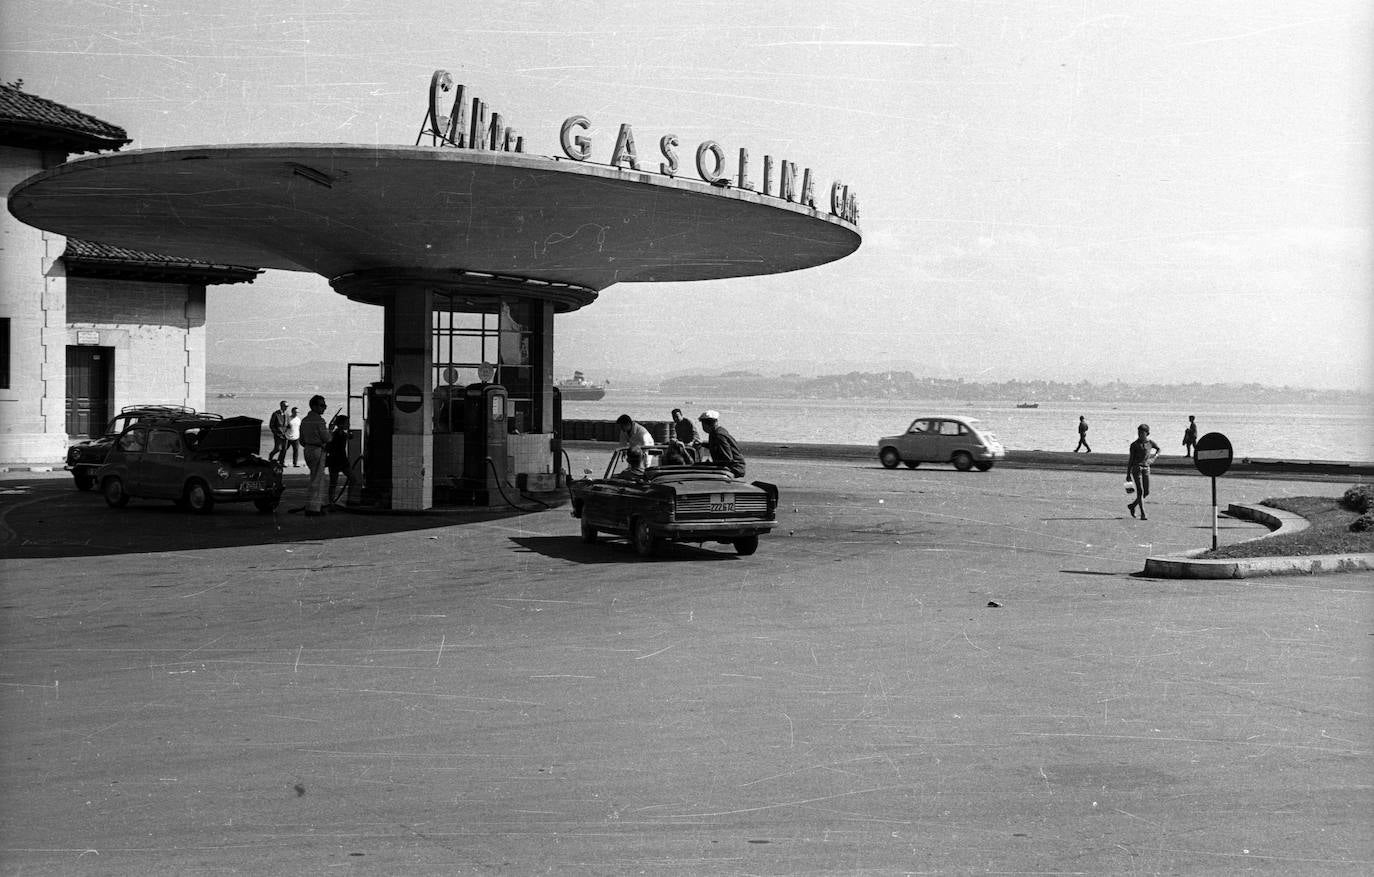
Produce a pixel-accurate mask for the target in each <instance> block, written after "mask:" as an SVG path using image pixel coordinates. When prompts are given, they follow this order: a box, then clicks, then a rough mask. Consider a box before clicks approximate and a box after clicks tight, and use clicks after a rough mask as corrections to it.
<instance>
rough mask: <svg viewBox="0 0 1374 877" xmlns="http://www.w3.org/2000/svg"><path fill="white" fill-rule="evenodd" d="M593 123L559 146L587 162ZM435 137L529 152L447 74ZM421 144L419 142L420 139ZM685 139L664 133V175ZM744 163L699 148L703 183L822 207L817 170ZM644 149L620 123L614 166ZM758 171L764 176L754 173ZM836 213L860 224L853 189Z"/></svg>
mask: <svg viewBox="0 0 1374 877" xmlns="http://www.w3.org/2000/svg"><path fill="white" fill-rule="evenodd" d="M591 127H592V123H591V120H590V119H588V118H587V117H586V116H582V115H576V116H569V117H568V118H566V119H564V120H563V124H562V126H561V127H560V128H559V131H558V143H559V146H561V147H562V149H563V154H564V155H566V156H567V157H568V158H570V159H572V160H573V161H587V160H589V159H590V158H591V157H592V150H593V142H592V137H591V134H590V132H591ZM425 135H429V137H430V139H431V142H432V143H433V144H434V145H436V146H452V147H457V148H459V149H485V150H490V151H496V152H524V151H525V138H524V137H522V136H520V135H519V134H518V133H517V132H516V131H515V129H513V128H511V127H510V126H508V125H507V124H506V122H505V119H504V118H502V116H501V114H500V113H498V112H494V111H492V110H491V109H490V108H489V107H488V106H487V104H486V102H485V101H483V100H482V99H481V98H478V97H472V98H471V99H470V100H469V99H468V96H467V89H466V87H465V86H463V85H459V84H457V83H455V82H454V81H453V76H452V74H450V73H449V72H448V71H447V70H436V71H434V75H433V76H432V77H430V82H429V112H428V114H427V115H426V117H425V122H424V127H423V128H422V129H421V131H420V138H421V139H422V138H423V137H425ZM416 142H417V143H418V142H419V139H417V141H416ZM680 146H681V141H680V140H679V139H678V136H677V135H676V134H664V135H663V136H662V137H660V138H659V139H658V152H659V156H660V157H661V161H659V162H658V172H659V173H660V174H662V175H663V176H665V177H676V176H677V175H678V173H679V171H680V170H681V165H682V156H681V154H680V152H679V147H680ZM738 156H739V157H738V159H737V161H736V162H735V164H734V167H733V168H731V167H729V166H728V161H727V159H726V151H725V149H724V148H723V147H722V146H721V145H720V144H719V143H717V142H716V141H714V140H703V141H702V142H701V143H699V144H697V147H696V152H695V156H694V157H695V165H696V172H697V176H699V177H700V178H701V179H702V181H704V182H707V183H710V184H711V185H713V186H718V187H721V188H730V187H734V188H736V189H743V190H745V191H748V192H758V193H759V194H761V195H767V196H769V197H772V198H779V199H781V200H783V201H787V202H790V203H793V204H801V205H804V206H806V207H810V208H811V209H813V210H815V209H816V181H815V175H814V174H813V173H812V172H811V168H809V167H802V168H798V166H797V163H796V162H794V161H788V160H786V159H775V158H774V157H773V156H771V155H765V156H764V157H763V162H762V167H761V168H755V167H753V166H751V164H750V159H749V150H748V149H747V148H744V147H741V148H740V150H739V153H738ZM641 161H642V159H641V157H640V154H639V147H638V146H637V145H636V143H635V134H634V129H633V128H632V127H631V126H630V124H629V123H628V122H622V123H621V124H620V129H619V132H618V133H617V135H616V139H615V145H614V147H613V148H612V149H611V157H610V161H609V162H608V164H609V165H610V166H611V167H614V168H621V169H626V170H632V171H639V170H641V167H640V164H641ZM755 170H758V171H759V173H760V177H759V178H758V179H757V180H755V179H754V177H753V176H752V175H751V174H752V172H753V171H755ZM829 207H830V212H831V214H833V215H835V216H838V217H839V218H840V219H843V220H846V221H847V222H853V223H857V222H858V221H859V203H858V198H857V196H856V195H855V194H854V192H853V191H852V190H851V189H850V188H849V186H848V185H846V184H844V183H842V182H840V181H838V180H837V181H835V182H833V183H831V184H830V204H829Z"/></svg>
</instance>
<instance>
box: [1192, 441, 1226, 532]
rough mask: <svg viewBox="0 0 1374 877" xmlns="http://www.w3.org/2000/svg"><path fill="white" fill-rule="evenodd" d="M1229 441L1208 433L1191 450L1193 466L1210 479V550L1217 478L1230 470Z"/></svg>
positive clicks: (1215, 530) (1215, 522)
mask: <svg viewBox="0 0 1374 877" xmlns="http://www.w3.org/2000/svg"><path fill="white" fill-rule="evenodd" d="M1232 456H1233V453H1232V450H1231V440H1230V439H1228V438H1227V437H1226V436H1224V435H1222V434H1221V433H1219V432H1209V433H1207V434H1206V435H1204V436H1203V437H1202V438H1200V439H1198V440H1197V445H1196V446H1195V447H1194V448H1193V465H1194V466H1196V467H1197V471H1199V472H1201V473H1202V474H1203V475H1207V476H1209V477H1210V478H1211V479H1212V550H1213V551H1215V550H1216V547H1217V476H1219V475H1224V474H1226V470H1227V469H1230V468H1231V458H1232Z"/></svg>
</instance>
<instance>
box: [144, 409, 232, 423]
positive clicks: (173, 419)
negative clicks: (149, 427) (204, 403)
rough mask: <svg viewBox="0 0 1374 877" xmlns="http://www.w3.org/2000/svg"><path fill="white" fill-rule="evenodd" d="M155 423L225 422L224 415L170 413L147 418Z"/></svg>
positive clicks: (194, 412) (184, 412) (185, 412)
mask: <svg viewBox="0 0 1374 877" xmlns="http://www.w3.org/2000/svg"><path fill="white" fill-rule="evenodd" d="M147 419H148V420H150V421H153V422H154V423H182V422H184V421H191V422H197V421H206V420H223V419H224V415H223V414H211V413H210V412H209V411H169V412H167V413H165V414H164V413H161V412H158V413H154V414H151V415H149V416H148V418H147Z"/></svg>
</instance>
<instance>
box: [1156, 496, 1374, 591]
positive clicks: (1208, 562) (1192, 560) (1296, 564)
mask: <svg viewBox="0 0 1374 877" xmlns="http://www.w3.org/2000/svg"><path fill="white" fill-rule="evenodd" d="M1226 513H1227V514H1228V515H1230V516H1231V517H1233V518H1241V519H1242V520H1247V521H1255V522H1256V523H1260V524H1263V525H1265V526H1266V527H1268V528H1269V529H1270V532H1268V533H1265V534H1264V535H1263V536H1258V537H1256V538H1258V539H1267V538H1269V537H1270V536H1276V535H1278V534H1280V533H1298V532H1301V531H1302V530H1306V529H1307V528H1308V527H1309V526H1310V525H1309V524H1308V522H1307V520H1306V519H1305V518H1303V517H1302V516H1301V515H1296V514H1293V513H1292V512H1286V511H1283V510H1282V509H1275V508H1270V507H1268V506H1261V505H1247V504H1242V503H1231V504H1230V505H1228V506H1227V507H1226ZM1247 541H1252V542H1253V541H1254V540H1253V539H1252V540H1247ZM1207 550H1208V549H1206V548H1198V549H1195V550H1193V551H1187V552H1184V553H1182V554H1168V555H1163V556H1160V557H1147V558H1145V572H1144V574H1145V575H1147V576H1152V577H1154V578H1161V579H1248V578H1255V577H1258V576H1278V575H1295V574H1307V575H1311V574H1315V573H1327V572H1356V571H1359V570H1367V569H1374V554H1314V555H1310V556H1306V557H1228V558H1221V559H1217V560H1213V559H1200V558H1198V557H1197V555H1199V554H1203V553H1204V552H1206V551H1207Z"/></svg>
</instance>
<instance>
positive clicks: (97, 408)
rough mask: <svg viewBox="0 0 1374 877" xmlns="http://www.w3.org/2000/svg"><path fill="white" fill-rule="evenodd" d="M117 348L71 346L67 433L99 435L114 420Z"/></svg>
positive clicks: (68, 351) (68, 371) (69, 354)
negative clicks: (113, 405)
mask: <svg viewBox="0 0 1374 877" xmlns="http://www.w3.org/2000/svg"><path fill="white" fill-rule="evenodd" d="M113 396H114V348H113V347H86V346H69V347H68V348H67V434H68V435H71V436H92V437H95V436H99V435H101V434H102V433H104V431H105V424H107V423H109V422H110V405H111V402H112V399H113Z"/></svg>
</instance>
